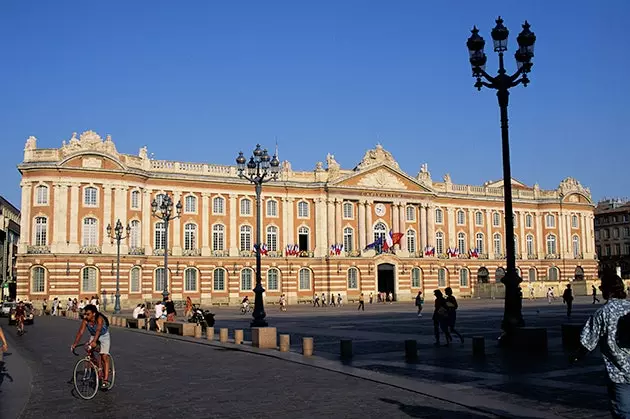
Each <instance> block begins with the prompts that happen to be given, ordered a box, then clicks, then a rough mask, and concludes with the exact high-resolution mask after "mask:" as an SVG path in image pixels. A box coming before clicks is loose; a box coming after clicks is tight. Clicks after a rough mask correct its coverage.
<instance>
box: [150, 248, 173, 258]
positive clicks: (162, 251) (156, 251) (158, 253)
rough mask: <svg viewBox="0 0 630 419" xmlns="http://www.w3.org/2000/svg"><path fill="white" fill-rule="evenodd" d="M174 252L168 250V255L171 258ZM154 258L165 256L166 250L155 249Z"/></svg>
mask: <svg viewBox="0 0 630 419" xmlns="http://www.w3.org/2000/svg"><path fill="white" fill-rule="evenodd" d="M172 254H173V251H172V250H171V249H168V255H169V256H171V255H172ZM153 256H164V249H153Z"/></svg>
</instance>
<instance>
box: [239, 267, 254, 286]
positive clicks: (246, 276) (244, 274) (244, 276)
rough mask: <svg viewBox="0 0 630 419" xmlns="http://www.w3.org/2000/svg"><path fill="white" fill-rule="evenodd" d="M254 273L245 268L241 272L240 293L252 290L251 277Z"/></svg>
mask: <svg viewBox="0 0 630 419" xmlns="http://www.w3.org/2000/svg"><path fill="white" fill-rule="evenodd" d="M253 276H254V271H253V270H252V269H251V268H245V269H243V270H242V271H241V291H251V290H252V277H253Z"/></svg>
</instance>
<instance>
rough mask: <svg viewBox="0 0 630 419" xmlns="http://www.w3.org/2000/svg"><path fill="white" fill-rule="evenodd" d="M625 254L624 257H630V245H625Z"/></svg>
mask: <svg viewBox="0 0 630 419" xmlns="http://www.w3.org/2000/svg"><path fill="white" fill-rule="evenodd" d="M623 254H624V255H630V244H627V243H626V244H624V245H623Z"/></svg>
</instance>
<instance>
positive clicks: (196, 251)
mask: <svg viewBox="0 0 630 419" xmlns="http://www.w3.org/2000/svg"><path fill="white" fill-rule="evenodd" d="M182 256H201V250H200V249H185V250H184V251H183V252H182Z"/></svg>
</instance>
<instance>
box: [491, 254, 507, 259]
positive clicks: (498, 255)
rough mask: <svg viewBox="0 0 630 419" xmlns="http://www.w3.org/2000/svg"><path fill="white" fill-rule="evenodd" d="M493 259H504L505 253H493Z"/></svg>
mask: <svg viewBox="0 0 630 419" xmlns="http://www.w3.org/2000/svg"><path fill="white" fill-rule="evenodd" d="M492 256H493V258H494V259H498V260H500V259H505V255H504V254H502V253H495V254H494V255H492Z"/></svg>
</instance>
